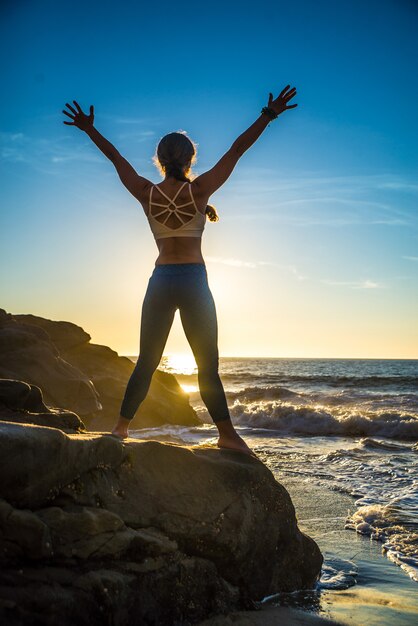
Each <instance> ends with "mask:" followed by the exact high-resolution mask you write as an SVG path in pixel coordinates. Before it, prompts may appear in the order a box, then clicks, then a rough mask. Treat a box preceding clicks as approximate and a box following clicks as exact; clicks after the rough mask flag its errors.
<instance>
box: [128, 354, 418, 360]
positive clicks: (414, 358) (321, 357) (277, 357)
mask: <svg viewBox="0 0 418 626" xmlns="http://www.w3.org/2000/svg"><path fill="white" fill-rule="evenodd" d="M185 354H186V353H183V352H174V353H172V354H163V356H162V357H161V358H170V357H172V356H175V355H181V356H183V355H185ZM119 356H124V357H128V358H129V357H135V358H138V357H139V354H119ZM190 356H193V355H190ZM219 358H220V359H300V360H308V359H316V360H320V359H333V360H355V361H418V357H407V356H405V357H395V356H393V357H392V356H387V357H384V356H382V357H381V356H263V355H260V356H254V355H253V356H242V355H226V354H222V355H219Z"/></svg>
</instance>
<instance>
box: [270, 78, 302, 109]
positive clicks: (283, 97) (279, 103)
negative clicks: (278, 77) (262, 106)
mask: <svg viewBox="0 0 418 626" xmlns="http://www.w3.org/2000/svg"><path fill="white" fill-rule="evenodd" d="M289 87H290V85H286V87H285V88H284V89H283V90H282V91H281V92H280V93H279V95H278V96H277V98H276V99H275V100H273V94H272V93H270V94H269V102H268V105H267V106H268V107H269V109H273V111H275V112H276V113H277V115H280V113H283V111H286V109H294V108H295V107H297V106H298V105H297V104H290V105H289V106H286V104H287V103H288V102H289V100H290V99H291V98H293V96H295V95H296V87H292V89H291V90H290V91H288V92H287V93H285V92H286V91H287V90H288V89H289Z"/></svg>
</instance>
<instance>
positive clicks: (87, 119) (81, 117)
mask: <svg viewBox="0 0 418 626" xmlns="http://www.w3.org/2000/svg"><path fill="white" fill-rule="evenodd" d="M73 102H74V104H75V106H76V107H77V111H76V110H75V109H74V108H73V107H72V106H71V105H70V104H68V102H66V103H65V106H67V107H68V108H69V109H70V111H72V113H73V115H71V114H70V113H68V111H65V110H64V109H63V111H62V112H63V113H65V115H68V117H69V118H71V119H72V120H74V121H73V122H64V124H67V125H68V126H77V128H79V129H80V130H85V131H87V130H88V129H89V128H92V127H93V122H94V107H93V105H92V104H91V105H90V115H86V114H85V113H83V111H82V110H81V108H80V107H79V105H78V103H77V102H76V101H75V100H73Z"/></svg>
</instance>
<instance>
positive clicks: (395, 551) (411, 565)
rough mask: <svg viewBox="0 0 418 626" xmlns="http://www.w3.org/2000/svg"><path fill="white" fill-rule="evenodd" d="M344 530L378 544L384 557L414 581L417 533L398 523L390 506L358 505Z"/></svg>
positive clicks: (417, 568)
mask: <svg viewBox="0 0 418 626" xmlns="http://www.w3.org/2000/svg"><path fill="white" fill-rule="evenodd" d="M345 528H348V529H351V530H355V531H356V532H358V533H360V534H361V535H368V536H369V537H371V538H372V539H375V540H377V541H380V542H382V543H383V550H384V552H385V553H386V555H387V557H388V558H389V559H390V560H391V561H393V562H394V563H396V565H399V566H400V567H401V568H402V569H403V570H404V571H405V572H406V573H407V574H408V575H409V576H410V577H411V578H412V579H413V580H415V581H416V582H418V532H415V531H414V530H411V529H410V528H408V527H405V526H403V525H402V524H399V523H398V517H397V513H396V508H394V507H393V504H387V505H381V504H371V505H366V506H361V507H360V508H358V509H357V510H356V511H355V512H354V514H353V515H352V516H351V517H349V518H348V519H347V522H346V525H345Z"/></svg>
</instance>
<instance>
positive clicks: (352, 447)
mask: <svg viewBox="0 0 418 626" xmlns="http://www.w3.org/2000/svg"><path fill="white" fill-rule="evenodd" d="M132 359H133V360H135V357H132ZM173 365H174V363H172V364H171V365H170V359H169V358H166V359H165V360H164V359H163V362H162V364H161V366H160V367H161V368H162V369H165V370H166V371H170V372H171V373H174V374H175V376H176V378H177V379H178V380H179V382H180V383H181V384H182V385H183V388H186V389H187V390H188V392H189V394H190V401H191V403H192V405H193V406H194V408H195V409H196V411H197V413H198V415H199V416H200V418H201V419H202V426H197V427H196V426H195V427H185V426H165V427H159V428H150V429H141V430H138V431H132V432H131V436H133V437H138V438H140V439H147V438H149V439H158V440H161V441H172V442H174V443H179V444H181V445H188V446H200V445H202V446H207V445H211V444H212V445H216V439H217V437H216V429H215V427H214V426H213V424H212V423H211V420H210V416H208V414H207V412H206V410H205V408H204V407H203V405H202V402H201V400H200V397H199V393H198V391H197V376H196V371H195V369H192V368H191V367H189V369H187V367H183V368H182V369H181V368H178V371H174V369H175V368H174V367H173ZM180 369H181V371H179V370H180ZM220 374H221V378H222V380H223V382H224V386H225V390H226V394H227V398H228V405H229V408H230V411H231V416H232V420H233V422H234V423H235V425H236V428H237V430H238V432H239V433H240V434H241V436H243V437H244V439H245V440H246V442H247V443H248V445H250V447H252V448H253V449H254V451H255V452H256V453H257V454H258V456H259V458H260V459H261V460H262V461H263V462H264V463H266V465H267V466H268V467H269V469H271V471H272V472H273V474H274V476H275V477H276V479H277V480H278V481H279V482H280V483H281V484H283V485H284V486H285V487H286V489H287V490H288V492H289V494H290V496H291V498H292V501H293V503H294V506H295V509H296V516H297V520H298V525H299V527H300V529H301V530H302V531H303V532H305V533H307V534H308V535H309V536H311V537H312V538H313V539H314V540H315V541H316V542H317V543H318V545H319V547H320V549H321V551H322V553H323V555H324V565H323V568H322V576H321V579H320V581H319V583H318V584H317V586H316V588H315V589H314V590H312V591H309V592H307V591H306V590H305V591H303V592H293V593H292V594H278V595H277V596H271V597H268V598H264V600H263V604H264V605H265V607H269V610H272V608H274V607H279V606H280V607H289V608H293V609H298V610H303V611H304V612H305V615H306V617H309V616H311V617H313V616H316V617H323V618H329V619H333V620H336V621H338V622H340V623H343V624H356V625H359V624H371V625H373V624H379V625H386V624H387V625H389V624H397V625H409V624H411V625H412V624H415V623H416V620H417V616H418V597H417V589H418V588H417V584H418V533H417V530H418V495H417V481H418V455H417V451H418V450H417V446H416V441H417V438H418V414H417V405H418V402H417V397H416V393H415V389H416V383H417V380H418V362H417V361H412V360H377V359H370V360H368V359H361V360H354V359H353V360H352V359H241V358H236V359H226V358H225V359H224V358H221V359H220ZM277 619H279V617H278V618H277ZM283 619H284V618H283ZM234 623H235V622H234ZM295 623H297V622H295Z"/></svg>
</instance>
